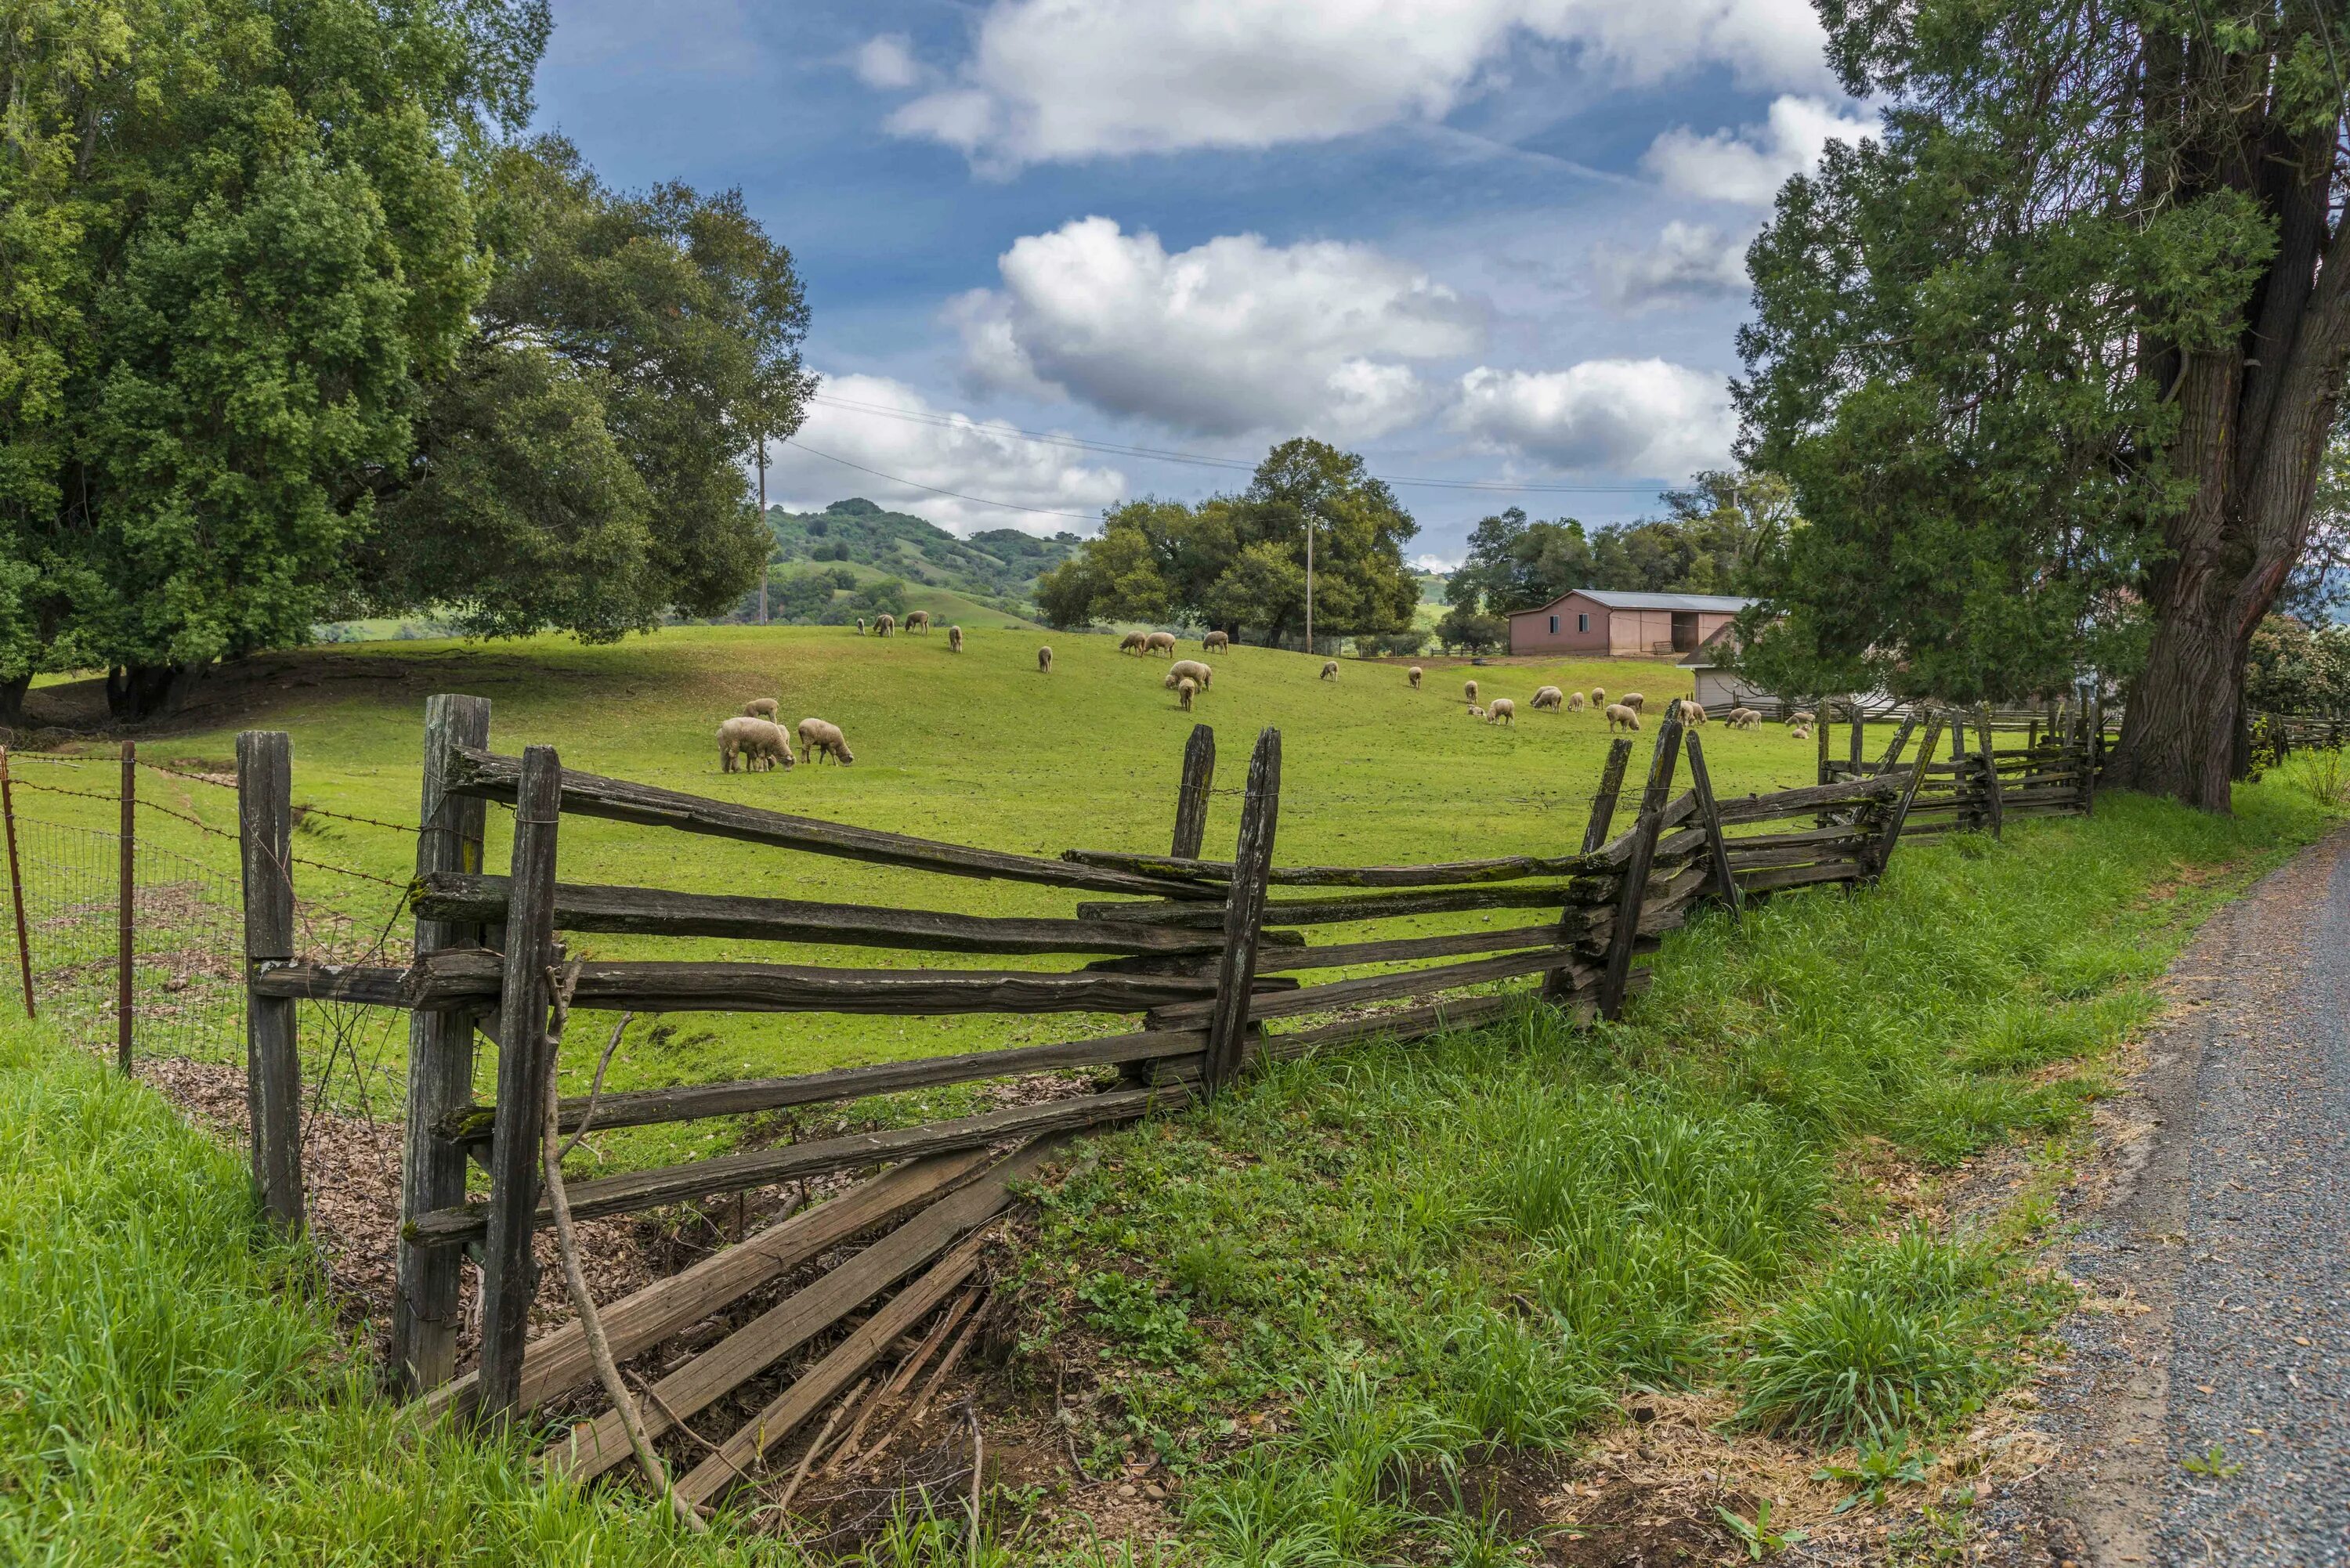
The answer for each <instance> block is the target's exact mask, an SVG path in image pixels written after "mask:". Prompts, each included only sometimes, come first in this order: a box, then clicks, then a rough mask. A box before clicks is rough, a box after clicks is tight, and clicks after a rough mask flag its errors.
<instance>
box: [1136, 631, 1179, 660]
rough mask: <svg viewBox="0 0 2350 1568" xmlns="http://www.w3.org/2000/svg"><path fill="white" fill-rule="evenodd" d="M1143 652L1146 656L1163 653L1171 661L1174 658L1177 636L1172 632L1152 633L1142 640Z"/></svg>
mask: <svg viewBox="0 0 2350 1568" xmlns="http://www.w3.org/2000/svg"><path fill="white" fill-rule="evenodd" d="M1142 651H1143V652H1144V653H1146V654H1150V653H1163V654H1165V655H1166V656H1167V657H1168V658H1170V659H1172V658H1174V657H1175V634H1174V633H1173V632H1171V631H1154V632H1152V633H1151V634H1150V635H1149V637H1146V638H1144V639H1142Z"/></svg>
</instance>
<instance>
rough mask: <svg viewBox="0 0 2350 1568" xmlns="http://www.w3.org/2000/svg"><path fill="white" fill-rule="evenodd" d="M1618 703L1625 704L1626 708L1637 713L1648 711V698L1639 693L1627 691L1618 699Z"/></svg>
mask: <svg viewBox="0 0 2350 1568" xmlns="http://www.w3.org/2000/svg"><path fill="white" fill-rule="evenodd" d="M1616 701H1618V702H1621V703H1623V704H1624V706H1626V707H1627V708H1629V709H1630V710H1632V711H1633V712H1635V713H1645V712H1647V711H1648V699H1647V698H1646V697H1643V696H1641V695H1640V694H1639V693H1638V691H1627V692H1625V693H1624V695H1622V696H1621V697H1618V698H1617V699H1616Z"/></svg>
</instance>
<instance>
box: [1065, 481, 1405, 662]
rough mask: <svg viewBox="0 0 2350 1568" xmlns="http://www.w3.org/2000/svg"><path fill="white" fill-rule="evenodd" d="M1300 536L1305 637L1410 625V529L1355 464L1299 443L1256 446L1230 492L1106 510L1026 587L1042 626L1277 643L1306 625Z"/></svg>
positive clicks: (1383, 488) (1391, 500)
mask: <svg viewBox="0 0 2350 1568" xmlns="http://www.w3.org/2000/svg"><path fill="white" fill-rule="evenodd" d="M1309 528H1310V530H1311V532H1312V535H1313V542H1314V596H1315V597H1314V606H1315V608H1314V616H1315V631H1316V634H1317V636H1319V635H1322V634H1325V633H1329V634H1336V635H1340V636H1344V635H1350V634H1365V633H1387V632H1403V631H1408V630H1409V629H1410V628H1411V623H1412V618H1413V616H1414V614H1415V613H1416V611H1417V609H1418V607H1419V580H1418V578H1416V577H1415V576H1413V575H1412V574H1411V572H1410V571H1409V569H1408V568H1407V567H1406V566H1404V564H1403V546H1404V545H1406V544H1407V543H1409V541H1410V540H1411V538H1412V537H1413V535H1416V534H1418V533H1419V524H1416V523H1414V522H1413V521H1412V520H1411V515H1410V514H1409V513H1407V512H1405V511H1404V510H1403V508H1402V507H1401V506H1400V505H1399V504H1397V502H1396V499H1395V497H1394V495H1393V494H1392V493H1389V491H1388V487H1387V485H1386V484H1385V483H1382V482H1381V481H1379V480H1377V479H1374V478H1372V477H1371V476H1370V475H1369V474H1367V472H1364V468H1363V460H1362V459H1361V458H1360V457H1358V456H1357V455H1356V454H1354V453H1353V452H1340V451H1338V450H1337V449H1336V448H1335V447H1332V446H1329V445H1327V444H1326V443H1325V442H1322V441H1313V440H1309V439H1306V438H1304V437H1300V438H1298V439H1295V440H1292V441H1284V442H1282V443H1281V444H1280V445H1279V446H1276V447H1274V449H1273V450H1272V452H1268V453H1267V454H1266V456H1265V460H1264V461H1263V462H1262V463H1259V464H1258V465H1257V470H1256V474H1255V477H1254V479H1253V481H1252V482H1251V483H1250V485H1249V487H1248V489H1247V490H1246V491H1245V492H1243V493H1241V494H1239V495H1220V496H1215V497H1212V498H1211V499H1209V500H1207V501H1204V502H1201V504H1198V505H1197V506H1190V505H1185V504H1181V503H1179V502H1171V501H1155V500H1144V501H1134V502H1128V504H1126V505H1124V506H1121V507H1118V509H1116V510H1115V511H1113V512H1111V513H1110V514H1108V515H1107V517H1106V518H1104V519H1103V522H1102V531H1101V534H1100V535H1098V536H1097V537H1096V538H1093V539H1089V540H1087V541H1086V543H1085V545H1084V547H1083V548H1082V550H1081V551H1080V552H1079V553H1078V554H1077V555H1076V556H1073V557H1071V558H1070V559H1069V560H1067V561H1065V562H1063V563H1062V564H1061V565H1059V566H1055V567H1054V568H1053V569H1052V570H1051V571H1050V572H1047V573H1046V574H1045V576H1044V577H1043V579H1042V580H1040V581H1039V582H1038V583H1037V585H1036V603H1037V607H1038V608H1039V609H1040V610H1041V611H1042V612H1043V614H1044V616H1045V620H1046V622H1047V623H1048V624H1050V625H1053V626H1060V627H1080V626H1085V625H1087V624H1089V623H1090V622H1093V621H1096V620H1141V621H1160V622H1175V623H1181V624H1190V625H1207V626H1213V627H1219V628H1222V629H1224V630H1226V631H1229V632H1231V633H1232V634H1233V635H1234V636H1235V637H1238V636H1240V635H1242V634H1243V632H1244V631H1247V630H1253V631H1255V632H1256V634H1257V636H1258V638H1259V639H1260V640H1263V641H1264V642H1268V643H1274V642H1278V641H1280V640H1281V639H1283V638H1284V637H1285V636H1288V635H1289V634H1291V633H1292V632H1293V631H1298V632H1302V631H1303V628H1304V622H1305V548H1306V535H1307V532H1308V530H1309Z"/></svg>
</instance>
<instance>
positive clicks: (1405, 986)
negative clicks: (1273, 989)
mask: <svg viewBox="0 0 2350 1568" xmlns="http://www.w3.org/2000/svg"><path fill="white" fill-rule="evenodd" d="M1576 963H1577V955H1576V953H1575V949H1573V948H1571V947H1544V948H1536V949H1534V950H1532V951H1529V952H1516V953H1504V954H1503V955H1502V956H1501V957H1499V958H1488V959H1473V960H1471V961H1469V962H1467V963H1456V964H1441V965H1437V966H1435V967H1432V968H1429V969H1413V970H1404V971H1399V972H1398V973H1394V974H1374V975H1364V976H1361V977H1359V978H1357V979H1355V980H1341V981H1333V982H1331V983H1330V984H1328V985H1309V986H1306V987H1305V988H1303V989H1302V990H1298V991H1292V992H1283V993H1282V994H1280V995H1278V996H1270V997H1268V996H1258V997H1256V998H1254V999H1253V1000H1252V1001H1251V1002H1250V1004H1249V1017H1250V1018H1251V1019H1252V1020H1256V1021H1262V1020H1264V1019H1268V1018H1295V1017H1296V1016H1298V1015H1299V1014H1300V1013H1306V1012H1328V1011H1330V1010H1332V1009H1334V1008H1340V1007H1353V1006H1357V1005H1358V1004H1360V1003H1362V1002H1378V1001H1383V1000H1385V999H1387V998H1390V997H1398V996H1423V995H1426V994H1427V993H1428V992H1431V991H1451V990H1456V989H1458V988H1459V987H1461V986H1464V985H1482V984H1484V983H1486V982H1487V981H1496V980H1507V979H1509V978H1511V977H1512V976H1513V975H1521V974H1534V973H1537V972H1539V971H1543V970H1546V969H1559V968H1566V967H1574V966H1575V965H1576ZM1210 1005H1211V1003H1207V1002H1187V1003H1185V1004H1184V1005H1182V1006H1180V1007H1170V1008H1162V1009H1160V1011H1159V1017H1161V1018H1162V1019H1164V1020H1166V1021H1167V1022H1169V1023H1188V1022H1190V1021H1191V1019H1193V1018H1195V1017H1202V1016H1205V1013H1206V1010H1207V1008H1208V1007H1209V1006H1210Z"/></svg>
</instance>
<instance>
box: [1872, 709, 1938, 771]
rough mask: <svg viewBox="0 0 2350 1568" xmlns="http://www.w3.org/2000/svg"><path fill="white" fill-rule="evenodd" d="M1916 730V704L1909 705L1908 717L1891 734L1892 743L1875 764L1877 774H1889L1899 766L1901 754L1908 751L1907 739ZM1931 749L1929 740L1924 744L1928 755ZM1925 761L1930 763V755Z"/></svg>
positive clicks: (1932, 744) (1932, 745) (1932, 743)
mask: <svg viewBox="0 0 2350 1568" xmlns="http://www.w3.org/2000/svg"><path fill="white" fill-rule="evenodd" d="M1917 728H1918V707H1917V704H1915V703H1911V704H1910V707H1909V712H1908V717H1906V718H1904V719H1903V720H1902V721H1901V727H1900V728H1899V729H1898V730H1896V731H1894V732H1893V743H1892V744H1891V745H1889V746H1887V747H1886V748H1885V756H1884V758H1883V759H1882V760H1881V761H1879V762H1878V763H1877V772H1878V773H1880V774H1887V773H1891V772H1892V771H1893V770H1894V769H1895V768H1897V767H1899V766H1900V765H1901V753H1903V752H1905V751H1907V750H1908V748H1909V737H1910V735H1911V734H1912V733H1913V732H1916V730H1917ZM1933 749H1934V742H1932V741H1931V740H1929V741H1928V742H1926V750H1927V752H1928V753H1932V751H1933ZM1925 760H1928V761H1930V760H1931V757H1930V754H1929V757H1928V758H1926V759H1925Z"/></svg>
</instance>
